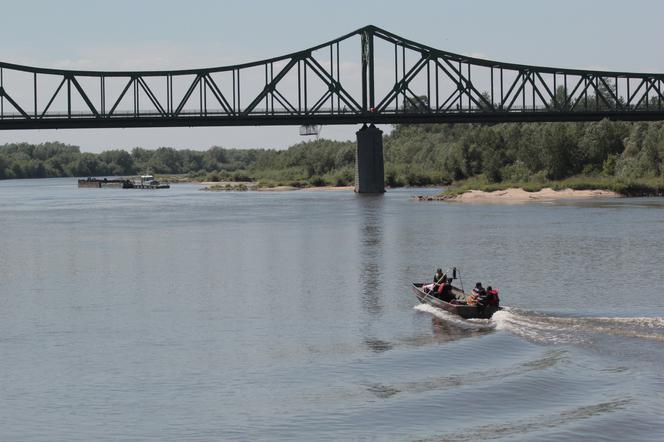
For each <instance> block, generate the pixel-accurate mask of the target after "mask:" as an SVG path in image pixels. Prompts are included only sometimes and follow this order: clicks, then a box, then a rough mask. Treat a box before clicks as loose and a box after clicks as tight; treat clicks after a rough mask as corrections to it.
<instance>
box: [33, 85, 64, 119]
mask: <svg viewBox="0 0 664 442" xmlns="http://www.w3.org/2000/svg"><path fill="white" fill-rule="evenodd" d="M65 81H67V77H62V81H61V82H60V85H59V86H58V87H57V88H56V89H55V92H54V93H53V96H52V97H51V99H50V100H49V102H48V104H47V105H46V107H45V108H44V112H42V114H41V115H40V116H39V119H43V118H44V115H46V112H47V111H48V109H49V108H50V107H51V104H53V101H54V100H55V97H57V96H58V92H60V89H62V86H63V85H64V84H65Z"/></svg>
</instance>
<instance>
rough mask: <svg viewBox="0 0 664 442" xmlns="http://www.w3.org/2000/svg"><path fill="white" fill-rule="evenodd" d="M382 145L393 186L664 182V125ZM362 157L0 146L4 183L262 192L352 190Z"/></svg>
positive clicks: (417, 134)
mask: <svg viewBox="0 0 664 442" xmlns="http://www.w3.org/2000/svg"><path fill="white" fill-rule="evenodd" d="M558 93H560V91H558ZM559 98H560V97H559ZM410 105H411V106H414V105H415V104H412V103H410ZM383 141H384V155H385V183H386V185H387V186H390V187H397V186H404V185H405V186H425V185H447V184H450V183H451V182H452V181H459V180H470V181H469V182H478V183H483V185H484V186H494V185H495V186H498V187H500V185H501V183H507V182H511V183H520V184H521V185H522V187H529V186H530V185H532V186H533V187H537V186H538V185H541V184H543V183H545V182H547V181H549V180H565V179H567V178H569V177H573V176H579V175H580V174H581V175H583V176H586V177H594V178H598V179H599V178H602V177H603V178H602V179H604V178H606V179H609V180H613V182H616V183H617V182H621V183H634V182H636V181H635V180H641V179H656V180H661V178H660V177H662V176H663V174H664V166H663V165H662V161H664V123H663V122H655V123H625V122H611V121H608V120H603V121H599V122H595V123H537V124H535V123H506V124H495V125H477V124H465V125H449V124H437V125H399V126H395V127H394V130H393V131H392V132H391V133H390V134H388V135H385V136H384V140H383ZM355 149H356V146H355V142H354V141H347V142H338V141H330V140H314V141H308V142H302V143H298V144H296V145H294V146H291V147H290V148H289V149H287V150H273V149H268V150H260V149H225V148H222V147H212V148H210V149H209V150H207V151H204V152H203V151H196V150H189V149H185V150H176V149H173V148H169V147H161V148H159V149H156V150H148V149H142V148H140V147H136V148H134V149H133V150H132V151H131V153H128V152H125V151H123V150H108V151H105V152H102V153H100V154H92V153H81V151H80V149H79V148H78V147H77V146H69V145H65V144H62V143H57V142H52V143H43V144H39V145H29V144H25V143H21V144H6V145H4V146H0V179H10V178H36V177H58V176H117V175H120V176H122V175H135V174H140V173H145V172H151V173H158V174H188V175H189V176H190V177H196V178H197V179H202V180H208V181H259V182H260V183H261V184H263V185H295V186H298V187H301V186H311V185H314V186H322V185H339V186H341V185H344V186H345V185H352V184H353V181H354V176H355ZM473 180H475V181H473ZM577 184H578V185H582V183H577ZM632 185H633V186H636V185H634V184H632ZM624 186H627V185H626V184H625V185H624ZM625 189H626V191H630V192H635V193H637V192H638V191H639V190H638V189H637V188H636V187H635V188H634V189H631V188H629V187H625Z"/></svg>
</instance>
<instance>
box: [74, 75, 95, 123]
mask: <svg viewBox="0 0 664 442" xmlns="http://www.w3.org/2000/svg"><path fill="white" fill-rule="evenodd" d="M69 80H70V81H71V82H72V83H74V87H75V88H76V90H77V91H78V93H79V94H80V95H81V98H83V101H85V104H87V105H88V107H89V108H90V110H91V111H92V113H93V114H94V116H95V117H96V118H99V112H97V109H95V107H94V105H93V104H92V101H90V99H89V98H88V95H87V94H86V93H85V91H84V90H83V88H82V87H81V85H80V84H79V83H78V80H77V79H76V77H75V76H73V75H72V76H71V77H70V78H69Z"/></svg>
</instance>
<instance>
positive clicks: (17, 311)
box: [0, 179, 664, 441]
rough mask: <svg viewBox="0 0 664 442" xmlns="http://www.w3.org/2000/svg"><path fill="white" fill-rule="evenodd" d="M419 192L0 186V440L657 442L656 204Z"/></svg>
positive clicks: (662, 430) (661, 389) (663, 396)
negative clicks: (505, 202) (486, 288)
mask: <svg viewBox="0 0 664 442" xmlns="http://www.w3.org/2000/svg"><path fill="white" fill-rule="evenodd" d="M425 192H434V190H428V191H426V190H396V191H389V192H388V193H386V194H385V195H383V196H360V195H355V194H353V193H352V192H345V191H315V192H310V191H299V192H273V193H272V192H245V193H241V192H238V193H213V192H201V191H199V190H198V187H197V186H193V185H176V186H173V187H172V188H171V189H169V190H163V191H139V190H114V189H78V188H76V185H75V180H73V179H52V180H25V181H0V235H1V236H0V440H2V441H89V440H99V441H105V440H113V441H130V440H131V441H136V440H162V441H213V440H252V441H254V440H303V441H311V440H378V441H382V440H389V441H393V440H398V441H401V440H404V441H439V440H462V441H475V440H494V439H504V440H527V441H530V440H538V441H540V440H607V441H609V440H611V441H614V440H615V441H622V440H663V439H664V422H663V421H662V417H663V416H664V376H663V375H662V372H663V370H662V369H663V367H664V295H663V294H662V290H663V287H664V272H663V263H664V199H658V198H650V199H617V200H594V201H591V202H590V201H584V202H570V201H567V202H558V203H534V204H529V205H513V206H498V205H461V204H450V203H432V202H429V203H424V202H416V201H413V200H412V198H411V197H412V195H414V194H421V193H425ZM450 265H457V266H459V267H460V268H461V269H462V271H463V273H462V276H463V278H464V283H465V285H466V286H469V285H472V284H473V283H474V282H475V281H480V280H481V281H482V282H484V283H485V285H486V284H491V285H494V286H497V287H499V289H500V292H501V298H502V300H503V304H505V305H507V306H509V308H507V309H506V310H505V311H503V312H499V313H497V314H496V315H495V316H494V318H493V319H491V320H475V321H464V320H460V319H456V318H454V317H452V316H450V315H448V314H446V313H444V312H441V311H437V310H435V309H431V308H426V307H421V306H417V302H416V299H415V298H414V296H412V295H411V293H410V292H409V283H410V281H412V280H424V279H426V280H428V279H430V278H431V277H432V275H433V270H434V269H435V268H436V267H443V266H450Z"/></svg>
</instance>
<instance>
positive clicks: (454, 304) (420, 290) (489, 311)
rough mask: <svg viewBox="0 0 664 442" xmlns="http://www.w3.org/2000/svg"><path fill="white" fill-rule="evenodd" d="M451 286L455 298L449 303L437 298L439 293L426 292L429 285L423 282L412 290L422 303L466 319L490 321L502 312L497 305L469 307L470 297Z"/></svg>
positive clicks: (415, 283) (451, 292)
mask: <svg viewBox="0 0 664 442" xmlns="http://www.w3.org/2000/svg"><path fill="white" fill-rule="evenodd" d="M449 284H450V286H451V290H450V294H451V295H452V296H453V299H451V300H450V301H449V302H448V301H444V300H442V299H440V298H439V297H437V296H436V295H437V293H436V292H434V291H433V290H430V291H428V292H427V291H425V290H424V286H425V285H427V284H424V283H421V282H414V283H413V285H412V290H413V293H414V294H415V296H416V297H417V299H418V300H419V301H420V302H422V303H424V304H429V305H431V306H433V307H436V308H439V309H442V310H445V311H447V312H450V313H453V314H455V315H459V316H461V317H462V318H464V319H489V318H491V316H493V314H494V313H496V312H497V311H498V310H501V308H500V307H499V306H495V305H486V306H478V305H468V304H467V303H466V299H468V295H467V294H466V293H465V292H464V291H463V290H461V289H460V288H458V287H455V286H453V285H451V283H449Z"/></svg>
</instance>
